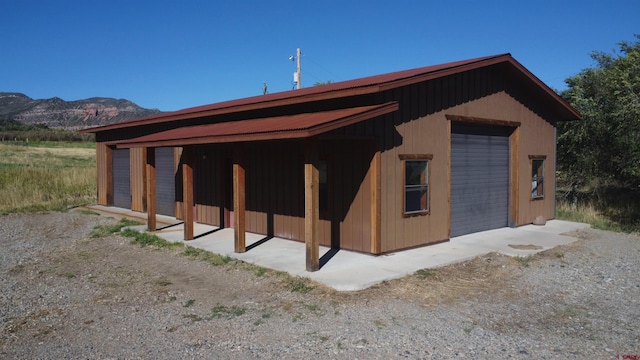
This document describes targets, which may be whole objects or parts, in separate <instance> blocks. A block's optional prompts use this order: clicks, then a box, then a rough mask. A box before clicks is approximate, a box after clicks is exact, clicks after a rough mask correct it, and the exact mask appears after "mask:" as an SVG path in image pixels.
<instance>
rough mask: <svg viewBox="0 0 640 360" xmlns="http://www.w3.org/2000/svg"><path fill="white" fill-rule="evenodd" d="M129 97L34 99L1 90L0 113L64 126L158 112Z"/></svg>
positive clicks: (32, 122)
mask: <svg viewBox="0 0 640 360" xmlns="http://www.w3.org/2000/svg"><path fill="white" fill-rule="evenodd" d="M160 112H161V111H160V110H158V109H145V108H142V107H140V106H138V105H136V104H134V103H132V102H131V101H129V100H125V99H112V98H100V97H94V98H90V99H86V100H74V101H64V100H62V99H60V98H59V97H54V98H51V99H39V100H34V99H32V98H30V97H28V96H26V95H24V94H20V93H10V92H0V117H4V118H8V119H10V120H15V121H18V122H20V123H22V124H25V125H35V124H44V125H46V126H48V127H50V128H62V129H67V130H77V129H84V128H88V127H94V126H101V125H108V124H114V123H119V122H123V121H125V120H130V119H135V118H139V117H143V116H148V115H154V114H158V113H160Z"/></svg>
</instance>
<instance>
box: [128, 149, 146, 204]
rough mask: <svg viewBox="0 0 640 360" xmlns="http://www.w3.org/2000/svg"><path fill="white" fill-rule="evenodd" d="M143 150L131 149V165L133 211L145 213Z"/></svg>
mask: <svg viewBox="0 0 640 360" xmlns="http://www.w3.org/2000/svg"><path fill="white" fill-rule="evenodd" d="M142 150H143V149H142V148H131V149H129V154H130V159H131V161H130V163H129V169H130V174H131V210H133V211H138V212H142V211H144V205H143V197H144V176H143V174H144V163H143V151H142Z"/></svg>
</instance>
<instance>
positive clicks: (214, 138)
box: [117, 102, 399, 148]
mask: <svg viewBox="0 0 640 360" xmlns="http://www.w3.org/2000/svg"><path fill="white" fill-rule="evenodd" d="M398 107H399V105H398V103H397V102H388V103H384V104H381V105H372V106H362V107H354V108H346V109H339V110H330V111H320V112H313V113H303V114H295V115H288V116H275V117H268V118H256V119H247V120H240V121H228V122H221V123H215V124H207V125H197V126H189V127H181V128H176V129H171V130H167V131H162V132H158V133H154V134H150V135H145V136H141V137H137V138H133V139H130V140H126V141H121V142H118V143H117V147H118V148H136V147H161V146H185V145H196V144H215V143H230V142H246V141H265V140H278V139H301V138H308V137H312V136H316V135H320V134H323V133H326V132H328V131H331V130H335V129H338V128H341V127H344V126H348V125H351V124H355V123H358V122H361V121H365V120H368V119H372V118H374V117H377V116H381V115H385V114H388V113H391V112H394V111H396V110H398Z"/></svg>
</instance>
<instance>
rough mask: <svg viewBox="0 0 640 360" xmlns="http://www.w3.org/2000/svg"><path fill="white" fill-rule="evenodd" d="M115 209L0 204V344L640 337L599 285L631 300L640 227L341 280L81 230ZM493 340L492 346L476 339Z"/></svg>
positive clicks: (608, 340) (456, 346) (169, 351)
mask: <svg viewBox="0 0 640 360" xmlns="http://www.w3.org/2000/svg"><path fill="white" fill-rule="evenodd" d="M115 222H116V219H112V218H107V217H104V216H97V215H91V214H82V213H79V212H73V211H72V212H69V213H49V214H34V215H8V216H4V217H0V229H1V230H0V239H1V240H0V241H1V244H0V245H1V246H2V254H1V255H0V260H1V261H2V262H1V266H0V273H2V282H0V285H1V287H0V292H1V295H0V300H1V302H2V304H1V305H0V306H1V308H0V310H1V312H0V320H1V322H0V357H3V358H13V357H18V358H24V357H37V358H57V357H61V356H62V357H69V358H105V357H113V358H140V357H142V358H147V357H155V358H172V357H175V356H178V357H199V356H201V355H203V354H209V355H210V357H212V358H235V357H239V358H252V357H261V358H280V357H282V358H298V357H299V356H303V355H304V356H307V355H310V354H315V353H318V352H320V353H321V354H326V355H329V357H337V358H353V357H357V356H360V357H367V358H371V357H373V358H396V357H408V358H449V357H450V356H460V354H462V355H466V356H467V357H470V358H492V357H494V355H495V356H500V355H508V354H513V355H514V356H516V357H518V356H520V357H522V356H524V355H527V356H533V357H532V358H539V357H546V356H547V355H548V356H549V357H550V358H555V356H557V355H563V354H564V355H572V356H573V355H580V354H581V353H583V354H593V353H594V351H595V353H596V354H601V355H606V356H615V355H616V354H635V353H637V352H638V351H640V349H639V348H638V344H640V332H639V330H638V325H639V323H640V312H639V311H638V310H633V309H635V307H630V308H627V307H626V306H631V305H630V304H626V305H625V304H622V303H621V302H620V301H621V300H620V299H617V298H616V297H615V296H612V292H611V291H613V290H611V289H605V288H604V287H607V286H608V285H609V284H611V283H615V284H618V285H620V284H624V286H623V291H625V292H626V293H625V294H627V296H629V295H630V296H631V297H632V298H633V297H635V299H636V300H634V301H637V299H638V297H637V295H638V294H639V293H640V281H638V279H637V277H635V275H634V276H632V275H630V274H631V273H633V274H635V273H636V270H637V265H638V264H639V262H638V261H637V259H638V258H639V257H640V256H639V255H640V240H639V239H638V237H637V236H635V237H634V236H629V235H619V236H618V237H620V238H621V239H622V240H620V241H621V242H623V243H624V246H625V248H621V249H620V251H621V252H622V253H624V254H626V255H627V257H624V258H618V259H615V258H613V259H603V258H602V257H603V256H618V255H615V254H614V255H611V254H610V255H607V254H599V253H598V251H596V250H595V249H596V247H594V246H595V245H593V246H592V245H590V242H594V241H598V239H600V238H601V237H602V235H601V234H600V233H598V232H594V231H593V230H590V231H588V232H583V233H579V234H576V235H577V236H579V237H580V238H581V240H580V241H578V242H575V243H573V244H570V245H567V246H563V247H558V248H555V249H552V250H549V251H547V252H543V253H541V254H539V255H536V256H534V257H530V258H520V259H518V260H514V259H513V258H509V257H506V256H502V255H498V254H488V255H486V256H482V257H479V258H476V259H474V260H471V261H467V262H464V263H459V264H455V265H451V266H447V267H444V268H439V269H431V270H422V271H419V272H417V273H416V274H415V275H412V276H407V277H405V278H402V279H398V280H394V281H389V282H385V283H382V284H380V285H377V286H374V287H372V288H370V289H367V290H363V291H359V292H347V293H342V292H337V291H334V290H332V289H329V288H326V287H324V286H322V285H319V284H315V283H312V282H311V281H309V280H304V279H300V278H293V277H290V276H288V275H286V274H283V273H280V272H276V271H271V270H268V269H263V268H259V267H256V266H253V265H249V264H245V263H242V262H235V261H229V262H228V263H226V264H223V265H220V266H214V265H211V264H210V263H208V262H206V261H202V260H198V259H196V258H193V257H190V256H187V255H185V251H184V248H177V249H157V248H154V247H149V246H148V247H141V246H139V245H136V244H131V243H130V242H131V239H130V238H126V237H121V236H115V235H110V236H106V237H97V238H93V237H91V236H90V233H91V231H92V230H93V229H94V228H95V227H96V226H100V225H108V224H113V223H115ZM605 234H606V236H609V237H611V236H612V235H611V234H612V233H605ZM598 246H600V245H598ZM603 246H605V247H606V246H607V245H606V244H604V245H603ZM633 251H635V253H630V252H633ZM616 254H617V253H616ZM598 259H599V260H598ZM595 261H601V262H603V266H605V265H607V264H612V265H611V267H612V268H616V264H613V262H619V263H618V264H617V270H616V271H622V273H621V274H617V273H615V274H613V273H611V271H610V270H608V268H607V270H603V271H600V270H598V269H602V268H597V266H596V267H594V270H593V271H595V272H596V273H594V274H595V275H593V276H592V275H591V273H585V272H583V271H582V267H583V266H588V264H589V263H592V262H595ZM607 266H608V265H607ZM590 271H591V270H590ZM600 273H602V274H604V275H602V276H600V275H598V274H600ZM553 274H563V275H562V276H563V277H562V278H557V279H554V278H553V276H554V275H553ZM585 274H587V275H585ZM622 277H625V278H624V280H623V279H621V278H622ZM567 279H568V280H567ZM585 279H592V280H593V279H595V280H593V281H594V283H593V284H589V281H590V280H589V281H587V280H585ZM607 279H613V280H611V281H608V280H607ZM568 282H570V283H568ZM544 287H548V288H544ZM574 287H575V289H574ZM543 288H544V289H546V290H544V289H543ZM618 290H619V289H618ZM618 290H616V291H618ZM588 296H591V297H590V298H587V297H588ZM599 297H605V298H606V299H604V300H602V301H601V300H600V299H599ZM580 299H582V300H580ZM610 302H613V304H614V305H613V306H616V308H615V309H610V307H611V306H612V305H610ZM630 309H631V310H630ZM620 318H624V320H621V319H620ZM430 321H431V322H430ZM607 322H615V324H613V325H611V326H608V325H605V323H607ZM310 323H311V324H310ZM616 327H617V328H618V330H617V331H616V332H615V333H611V334H606V335H605V334H604V333H605V332H607V331H613V329H614V328H616ZM558 329H560V330H562V332H561V334H563V335H562V336H564V337H565V338H564V340H563V337H562V336H560V337H558V336H559V335H558V334H559V333H558ZM572 329H573V330H572ZM247 334H250V335H247ZM446 334H453V335H446ZM141 336H144V337H145V340H144V341H143V340H141V339H140V337H141ZM457 337H459V338H460V339H461V340H459V341H456V340H455V338H457ZM554 338H555V340H553V341H550V339H554ZM409 339H414V340H412V341H409ZM416 339H419V340H416ZM465 339H466V340H465ZM576 339H580V342H579V343H575V340H576ZM488 340H491V341H489V343H494V344H496V345H495V348H493V347H492V345H482V344H485V343H487V341H488ZM245 341H247V342H245ZM565 341H566V342H573V343H572V344H569V343H565ZM441 342H442V343H441ZM176 343H177V344H181V345H180V346H177V347H176V346H175V344H176ZM168 344H174V346H169V347H166V346H167V345H168ZM374 344H375V345H374ZM523 344H525V345H523ZM546 346H548V348H547V347H546ZM523 349H524V350H523ZM558 349H559V350H558ZM212 354H213V355H212ZM403 354H404V355H403ZM456 354H457V355H456ZM536 354H537V355H536ZM539 355H540V356H539ZM463 357H464V356H463ZM569 358H571V356H569Z"/></svg>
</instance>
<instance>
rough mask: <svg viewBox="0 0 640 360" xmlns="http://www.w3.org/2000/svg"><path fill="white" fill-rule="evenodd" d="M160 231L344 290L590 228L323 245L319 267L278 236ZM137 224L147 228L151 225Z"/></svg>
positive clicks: (556, 224)
mask: <svg viewBox="0 0 640 360" xmlns="http://www.w3.org/2000/svg"><path fill="white" fill-rule="evenodd" d="M87 208H89V209H90V210H93V211H96V212H98V213H101V214H105V215H111V216H114V217H126V218H133V219H138V220H141V221H146V214H144V213H138V212H133V211H130V210H126V209H120V208H113V207H105V206H99V205H94V206H88V207H87ZM157 221H158V228H159V230H158V231H156V232H154V234H155V235H157V236H159V237H161V238H163V239H165V240H167V241H171V242H183V243H185V244H188V245H189V246H193V247H196V248H200V249H204V250H207V251H210V252H213V253H216V254H220V255H226V256H229V257H231V258H235V259H239V260H242V261H245V262H248V263H252V264H255V265H258V266H262V267H265V268H269V269H274V270H279V271H285V272H287V273H289V274H291V275H294V276H303V277H308V278H310V279H312V280H314V281H317V282H319V283H322V284H324V285H327V286H329V287H332V288H334V289H336V290H339V291H356V290H362V289H366V288H368V287H370V286H373V285H375V284H378V283H381V282H383V281H385V280H391V279H396V278H400V277H403V276H405V275H408V274H412V273H414V272H416V271H417V270H420V269H425V268H436V267H441V266H445V265H449V264H452V263H456V262H461V261H465V260H468V259H472V258H474V257H476V256H481V255H484V254H487V253H491V252H497V253H500V254H504V255H508V256H528V255H531V254H535V253H538V252H540V251H544V250H548V249H551V248H553V247H556V246H559V245H565V244H568V243H571V242H573V241H576V239H575V238H573V237H571V236H568V235H563V234H565V233H568V232H571V231H574V230H579V229H585V228H588V227H589V225H588V224H583V223H575V222H569V221H562V220H551V221H548V222H547V224H546V225H544V226H538V225H525V226H521V227H518V228H501V229H495V230H489V231H483V232H480V233H474V234H469V235H464V236H459V237H455V238H452V239H451V240H450V241H448V242H444V243H440V244H436V245H430V246H425V247H421V248H416V249H410V250H404V251H399V252H394V253H389V254H385V255H380V256H373V255H367V254H362V253H357V252H353V251H347V250H338V251H332V250H331V249H329V248H326V247H320V256H321V264H322V267H321V269H320V270H319V271H316V272H308V271H306V270H305V244H304V243H302V242H298V241H291V240H286V239H281V238H277V237H273V238H265V237H264V235H259V234H252V233H247V234H246V239H247V252H245V253H242V254H237V253H235V252H234V247H233V244H234V241H233V229H221V228H218V227H216V226H211V225H205V224H198V223H196V224H195V226H194V234H195V239H194V240H190V241H184V240H183V226H182V222H181V221H179V220H176V219H175V218H172V217H169V216H162V215H158V218H157ZM132 228H133V229H136V230H138V231H145V230H146V226H145V225H140V226H134V227H132Z"/></svg>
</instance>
